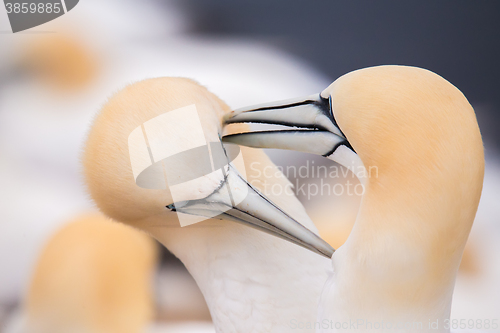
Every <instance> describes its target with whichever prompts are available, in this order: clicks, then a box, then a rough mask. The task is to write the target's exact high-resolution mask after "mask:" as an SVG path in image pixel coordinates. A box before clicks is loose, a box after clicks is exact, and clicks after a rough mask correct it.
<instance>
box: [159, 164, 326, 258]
mask: <svg viewBox="0 0 500 333" xmlns="http://www.w3.org/2000/svg"><path fill="white" fill-rule="evenodd" d="M223 172H224V176H225V180H224V182H223V183H222V184H221V186H220V187H219V188H218V189H217V190H216V191H215V192H213V193H212V194H211V195H209V196H208V197H206V198H204V199H199V200H190V201H185V202H178V203H174V204H171V205H169V206H167V207H168V208H170V209H171V210H172V211H176V212H178V213H181V214H189V215H195V216H202V217H209V218H218V219H221V220H231V221H235V222H239V223H243V224H245V225H246V226H250V227H253V228H256V229H258V230H260V231H264V232H267V233H269V234H271V235H274V236H277V237H280V238H283V239H285V240H287V241H289V242H292V243H295V244H297V245H300V246H302V247H304V248H306V249H309V250H311V251H313V252H315V253H318V254H321V255H323V256H325V257H327V258H331V257H332V255H333V252H334V251H335V250H334V249H333V248H332V247H331V246H330V245H329V244H328V243H326V242H325V241H324V240H323V239H321V238H320V237H319V236H317V235H316V234H315V233H313V232H312V231H311V230H309V229H307V228H306V227H304V226H303V225H302V224H300V223H299V222H297V221H296V220H294V219H293V218H292V217H290V216H289V215H288V214H287V213H285V212H284V211H283V210H282V209H280V208H279V207H278V206H277V205H275V204H274V203H273V202H272V201H271V200H269V199H268V198H266V197H265V196H264V195H263V194H262V193H260V192H259V191H258V190H257V189H255V188H254V187H252V186H251V185H250V184H249V183H248V182H247V181H246V180H245V179H244V178H243V177H242V176H241V174H240V173H239V172H238V171H237V170H236V168H235V167H234V166H233V165H231V164H229V165H228V166H227V168H225V169H223Z"/></svg>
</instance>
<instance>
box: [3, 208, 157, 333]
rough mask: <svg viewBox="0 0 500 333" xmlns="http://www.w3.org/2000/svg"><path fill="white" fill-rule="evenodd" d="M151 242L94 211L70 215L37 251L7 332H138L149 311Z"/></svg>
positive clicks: (153, 251)
mask: <svg viewBox="0 0 500 333" xmlns="http://www.w3.org/2000/svg"><path fill="white" fill-rule="evenodd" d="M156 246H157V245H156V244H155V242H154V241H153V240H152V239H151V238H150V237H149V236H147V235H146V234H144V233H141V232H138V231H136V230H134V229H132V228H130V227H127V226H125V225H123V224H120V223H116V222H113V221H111V220H109V219H108V218H106V217H104V216H102V215H100V214H97V213H94V214H87V215H84V216H80V217H77V218H75V219H74V220H72V221H69V222H68V223H67V224H66V225H65V226H64V227H63V228H62V229H61V230H59V231H58V232H56V233H55V234H54V235H53V236H52V237H51V238H50V239H49V240H48V243H47V244H46V246H45V247H44V249H43V250H42V251H41V253H40V257H39V258H38V260H37V263H36V265H35V268H34V271H33V276H32V278H31V281H30V284H29V287H28V290H27V295H26V297H25V300H24V302H23V305H22V307H21V308H20V309H22V310H21V311H22V312H21V313H19V314H18V318H16V319H15V321H13V322H12V323H11V327H10V329H8V330H7V332H10V333H15V332H19V333H45V332H46V333H49V332H50V333H57V332H60V333H63V332H65V333H66V332H110V333H111V332H117V333H118V332H124V333H126V332H130V333H136V332H143V331H144V330H145V329H146V328H147V327H148V325H149V324H150V322H151V320H152V319H153V316H154V296H153V290H152V283H151V280H152V279H153V272H154V270H155V268H156V267H155V266H156V264H157V248H156Z"/></svg>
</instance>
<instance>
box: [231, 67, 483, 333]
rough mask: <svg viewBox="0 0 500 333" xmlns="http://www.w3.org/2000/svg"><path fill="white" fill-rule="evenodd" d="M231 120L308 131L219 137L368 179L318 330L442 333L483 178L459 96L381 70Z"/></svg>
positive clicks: (401, 72)
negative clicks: (307, 157)
mask: <svg viewBox="0 0 500 333" xmlns="http://www.w3.org/2000/svg"><path fill="white" fill-rule="evenodd" d="M239 122H258V123H268V124H280V125H288V126H296V127H302V128H304V129H292V130H286V131H268V132H249V133H243V134H235V135H229V136H227V137H225V138H224V139H223V140H225V141H227V142H232V143H238V144H242V145H247V146H250V147H261V148H283V149H292V150H299V151H303V152H310V153H315V154H321V155H323V156H325V157H328V158H330V159H332V160H334V161H337V162H339V163H340V164H343V165H344V166H346V167H348V168H350V169H351V170H352V171H353V172H355V173H356V174H357V175H358V177H359V178H361V180H362V182H363V183H364V195H363V197H362V200H361V205H360V208H359V211H358V215H357V219H356V222H355V225H354V227H353V230H352V232H351V234H350V235H349V238H348V239H347V241H346V243H345V244H344V245H343V246H341V247H340V248H339V249H338V250H337V251H336V253H335V254H334V255H333V257H332V264H333V271H334V273H333V276H332V277H331V281H330V282H331V283H330V284H328V285H327V286H326V287H325V291H324V293H323V295H322V302H321V306H320V310H319V315H318V319H325V320H327V321H328V323H326V326H327V327H326V331H332V330H335V329H338V328H339V327H340V328H342V329H346V328H347V330H348V329H351V328H355V329H358V330H359V331H371V330H374V329H377V328H378V329H377V331H384V330H387V331H404V332H422V331H432V332H448V331H449V326H447V325H446V323H447V320H449V316H450V307H451V300H452V293H453V286H454V282H455V276H456V273H457V270H458V266H459V264H460V259H461V256H462V252H463V249H464V246H465V243H466V241H467V237H468V235H469V231H470V229H471V226H472V222H473V220H474V216H475V214H476V210H477V207H478V203H479V198H480V195H481V189H482V184H483V174H484V154H483V143H482V139H481V134H480V132H479V127H478V125H477V121H476V117H475V113H474V110H473V108H472V107H471V105H470V104H469V102H468V101H467V99H466V98H465V96H464V95H463V94H462V93H461V92H460V91H459V90H458V89H457V88H456V87H454V86H453V85H452V84H450V83H449V82H448V81H446V80H445V79H443V78H442V77H440V76H438V75H436V74H434V73H432V72H430V71H428V70H424V69H420V68H415V67H406V66H379V67H371V68H366V69H361V70H357V71H354V72H351V73H348V74H346V75H344V76H342V77H340V78H339V79H337V80H336V81H335V82H334V83H332V84H331V85H330V86H329V87H328V88H326V89H325V90H324V91H322V92H321V93H320V94H317V95H313V96H309V97H307V98H302V99H295V100H289V101H283V102H273V103H269V104H262V105H258V106H254V107H249V108H245V109H240V110H236V111H234V112H232V113H231V114H229V115H228V116H227V119H226V123H228V124H231V123H239ZM329 320H331V321H332V322H329ZM352 322H354V326H352V325H351V323H352ZM382 322H383V324H381V323H382ZM369 323H371V326H370V324H369ZM374 323H376V324H375V325H377V326H378V327H375V328H374V327H373V325H374ZM399 323H403V325H406V324H407V323H409V325H410V326H411V327H408V326H404V327H403V328H401V327H399V326H397V325H398V324H399ZM435 323H438V324H439V325H438V326H436V325H435ZM336 325H337V326H336ZM419 325H421V326H419ZM430 325H434V326H432V327H429V326H430ZM389 326H392V327H389ZM324 328H325V327H324V326H323V329H324Z"/></svg>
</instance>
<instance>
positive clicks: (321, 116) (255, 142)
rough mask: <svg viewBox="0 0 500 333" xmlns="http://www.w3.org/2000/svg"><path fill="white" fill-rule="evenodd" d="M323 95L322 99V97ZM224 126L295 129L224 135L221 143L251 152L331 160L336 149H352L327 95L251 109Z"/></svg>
mask: <svg viewBox="0 0 500 333" xmlns="http://www.w3.org/2000/svg"><path fill="white" fill-rule="evenodd" d="M323 95H325V96H326V97H325V96H323ZM224 122H225V124H226V125H227V124H233V123H264V124H275V125H284V126H290V127H296V129H293V130H275V131H254V132H246V133H238V134H231V135H226V136H224V137H223V138H222V140H223V141H224V142H229V143H235V144H238V145H243V146H248V147H254V148H275V149H287V150H295V151H301V152H305V153H312V154H316V155H323V156H330V155H332V154H333V153H334V152H335V151H336V150H337V148H338V147H340V146H342V145H343V146H346V147H347V148H349V149H351V150H353V149H352V147H351V145H350V144H349V142H348V141H347V139H346V137H345V135H344V134H343V133H342V131H341V130H340V128H339V126H338V125H337V123H336V121H335V118H334V115H333V109H332V106H331V97H329V96H328V95H327V94H326V93H320V94H316V95H311V96H307V97H305V98H298V99H292V100H286V101H280V102H271V103H267V104H260V105H254V106H251V107H246V108H242V109H238V110H235V111H233V112H231V113H229V114H228V115H227V116H226V117H225V119H224Z"/></svg>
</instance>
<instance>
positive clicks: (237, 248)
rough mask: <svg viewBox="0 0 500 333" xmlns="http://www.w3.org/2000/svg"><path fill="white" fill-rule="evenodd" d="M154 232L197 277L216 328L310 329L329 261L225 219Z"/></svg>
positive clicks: (257, 330)
mask: <svg viewBox="0 0 500 333" xmlns="http://www.w3.org/2000/svg"><path fill="white" fill-rule="evenodd" d="M152 231H153V230H152ZM154 233H155V237H156V238H158V239H159V240H160V241H161V242H162V243H163V244H164V245H165V246H166V247H167V248H168V249H169V250H170V251H172V252H173V253H174V254H175V255H176V256H177V257H178V258H179V259H180V260H181V261H182V262H183V263H184V265H185V266H186V267H187V269H188V270H189V272H190V273H191V275H192V276H193V277H194V279H195V280H196V282H197V284H198V286H199V287H200V289H201V291H202V293H203V295H204V297H205V300H206V301H207V304H208V307H209V309H210V313H211V316H212V319H213V322H214V325H215V327H216V329H217V331H218V332H273V333H274V332H290V331H296V332H314V329H313V327H312V326H307V328H306V324H311V323H312V322H313V321H314V319H315V317H316V310H317V304H318V300H319V295H320V293H321V289H322V286H323V284H324V281H325V280H326V273H325V272H326V271H327V269H328V266H329V261H328V260H327V259H325V258H322V257H320V256H318V255H316V254H314V253H312V252H310V251H307V250H305V249H302V248H300V247H297V246H296V245H294V244H291V243H288V242H284V241H282V240H280V239H276V238H275V237H273V236H271V235H267V234H264V233H262V232H260V231H258V230H255V229H251V228H247V227H245V226H243V225H239V224H235V223H233V224H228V223H224V222H223V221H216V220H211V221H205V222H202V223H199V224H196V225H193V226H189V227H186V228H177V229H175V230H160V229H157V230H154ZM214 244H217V246H214ZM187 249H189V250H187ZM299 325H300V326H299Z"/></svg>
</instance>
